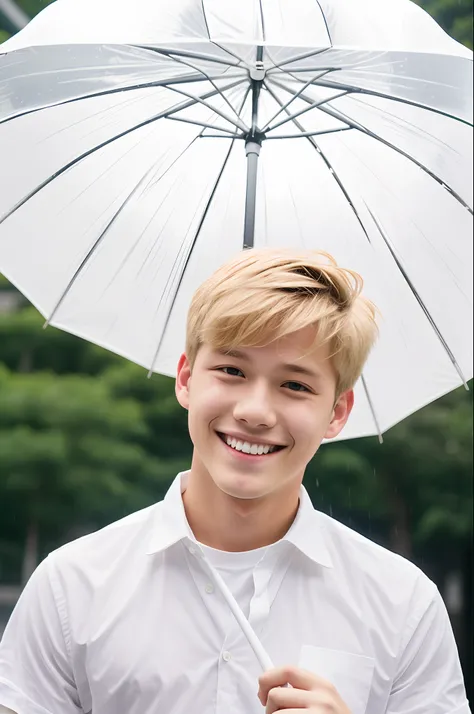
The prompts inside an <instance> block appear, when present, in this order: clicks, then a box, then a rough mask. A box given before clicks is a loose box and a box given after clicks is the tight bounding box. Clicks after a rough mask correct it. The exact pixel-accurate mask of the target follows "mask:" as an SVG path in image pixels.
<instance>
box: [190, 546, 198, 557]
mask: <svg viewBox="0 0 474 714" xmlns="http://www.w3.org/2000/svg"><path fill="white" fill-rule="evenodd" d="M189 552H190V553H191V555H196V548H193V547H192V546H190V548H189Z"/></svg>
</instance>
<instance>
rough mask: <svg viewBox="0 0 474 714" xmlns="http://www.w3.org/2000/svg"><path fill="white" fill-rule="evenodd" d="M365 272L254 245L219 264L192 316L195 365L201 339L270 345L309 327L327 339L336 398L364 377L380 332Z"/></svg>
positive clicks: (219, 344)
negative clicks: (365, 294)
mask: <svg viewBox="0 0 474 714" xmlns="http://www.w3.org/2000/svg"><path fill="white" fill-rule="evenodd" d="M362 287H363V280H362V278H361V276H360V275H359V274H358V273H356V272H354V271H352V270H348V269H347V268H341V267H339V266H338V265H337V263H336V261H335V260H334V258H333V257H332V256H331V255H329V254H327V253H323V252H319V251H313V250H292V249H280V248H278V249H271V248H269V249H259V250H257V249H251V250H245V251H243V252H242V253H239V254H238V255H237V256H236V257H234V258H233V259H232V260H230V261H229V262H227V263H225V264H224V265H223V266H222V267H220V268H219V269H218V270H217V271H216V272H215V273H213V275H211V276H210V277H209V278H208V279H207V280H206V281H205V282H204V283H203V284H202V285H201V286H200V287H199V288H198V290H197V291H196V293H195V294H194V297H193V299H192V302H191V306H190V308H189V313H188V321H187V331H186V355H187V357H188V360H189V362H190V365H191V368H192V367H193V365H194V362H195V359H196V355H197V353H198V350H199V347H200V346H201V345H202V344H203V343H207V344H209V345H210V346H211V347H213V348H215V349H219V350H229V351H230V350H233V349H238V348H239V347H240V348H246V347H259V346H264V345H268V344H270V343H271V342H273V341H275V340H278V339H279V338H281V337H284V336H286V335H289V334H291V333H293V332H296V331H297V330H301V329H303V328H305V327H308V326H310V325H312V326H314V327H315V329H316V343H315V346H316V344H317V345H318V346H319V345H322V344H325V343H329V345H330V353H331V359H332V360H333V365H334V367H335V370H336V373H337V387H336V396H337V397H338V396H340V395H341V394H342V393H343V392H345V391H347V390H349V389H351V388H352V387H353V386H354V385H355V383H356V381H357V380H358V379H359V377H360V375H361V373H362V370H363V367H364V364H365V362H366V360H367V357H368V355H369V352H370V350H371V348H372V346H373V344H374V342H375V339H376V337H377V333H378V330H377V325H376V321H375V317H376V308H375V306H374V305H373V303H372V302H370V300H368V299H366V298H365V297H363V296H362V294H361V291H362Z"/></svg>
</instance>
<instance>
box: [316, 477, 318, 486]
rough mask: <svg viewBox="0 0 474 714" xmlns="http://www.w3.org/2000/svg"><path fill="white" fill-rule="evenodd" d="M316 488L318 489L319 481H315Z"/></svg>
mask: <svg viewBox="0 0 474 714" xmlns="http://www.w3.org/2000/svg"><path fill="white" fill-rule="evenodd" d="M316 488H319V479H318V478H317V479H316Z"/></svg>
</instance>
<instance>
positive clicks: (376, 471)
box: [306, 384, 473, 557]
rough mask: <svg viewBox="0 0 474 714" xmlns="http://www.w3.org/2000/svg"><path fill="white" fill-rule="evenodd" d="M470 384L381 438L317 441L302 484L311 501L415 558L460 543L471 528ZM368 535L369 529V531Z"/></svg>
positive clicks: (457, 545)
mask: <svg viewBox="0 0 474 714" xmlns="http://www.w3.org/2000/svg"><path fill="white" fill-rule="evenodd" d="M472 429H473V417H472V384H471V391H470V392H466V391H465V390H464V389H463V388H461V389H459V390H457V391H456V392H453V393H451V394H448V395H447V396H446V397H444V398H443V399H440V400H438V401H437V402H435V403H434V404H431V405H430V406H428V407H426V408H425V409H422V410H421V411H419V412H417V413H416V414H413V415H412V416H411V417H409V418H407V419H405V420H404V421H403V422H401V423H400V424H398V425H397V426H396V427H394V428H393V429H391V430H390V431H388V432H387V433H386V434H385V436H384V444H383V445H382V446H381V445H380V444H379V443H378V441H377V439H359V440H356V441H353V442H347V443H345V444H337V443H336V444H333V445H327V446H324V447H323V448H322V449H321V451H320V453H319V454H317V456H316V458H315V459H314V460H313V462H312V463H311V464H310V466H309V468H308V471H307V474H306V483H307V485H308V488H309V490H310V491H311V493H312V495H313V499H314V501H315V503H317V504H319V505H320V506H321V507H322V508H323V510H326V511H329V512H330V511H331V507H332V508H333V509H334V511H335V512H336V513H337V514H338V515H340V516H341V517H342V519H343V520H345V521H347V520H349V519H350V518H353V519H355V521H356V523H357V524H358V525H359V527H362V529H367V527H368V526H369V525H370V521H368V519H367V514H371V519H372V521H373V527H374V528H375V530H376V532H377V535H378V536H379V538H380V539H382V540H385V541H386V542H387V543H388V544H389V545H390V547H391V548H392V549H393V550H395V551H397V552H399V553H402V554H403V555H406V556H408V557H414V556H415V555H416V554H417V553H420V552H422V551H423V549H426V548H427V547H428V548H429V549H434V548H438V549H439V548H440V547H441V545H442V544H443V543H444V544H446V543H448V544H449V548H451V549H453V548H459V546H460V545H462V544H463V543H466V541H468V540H469V539H470V538H471V534H472ZM369 535H370V533H369Z"/></svg>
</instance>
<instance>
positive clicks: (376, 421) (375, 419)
mask: <svg viewBox="0 0 474 714" xmlns="http://www.w3.org/2000/svg"><path fill="white" fill-rule="evenodd" d="M361 382H362V386H363V387H364V392H365V396H366V398H367V402H368V404H369V408H370V411H371V413H372V418H373V420H374V423H375V428H376V429H377V434H378V437H379V444H383V436H382V429H381V428H380V423H379V420H378V418H377V413H376V411H375V407H374V403H373V401H372V397H371V396H370V393H369V388H368V387H367V381H366V379H365V376H364V375H363V374H362V375H361Z"/></svg>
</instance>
